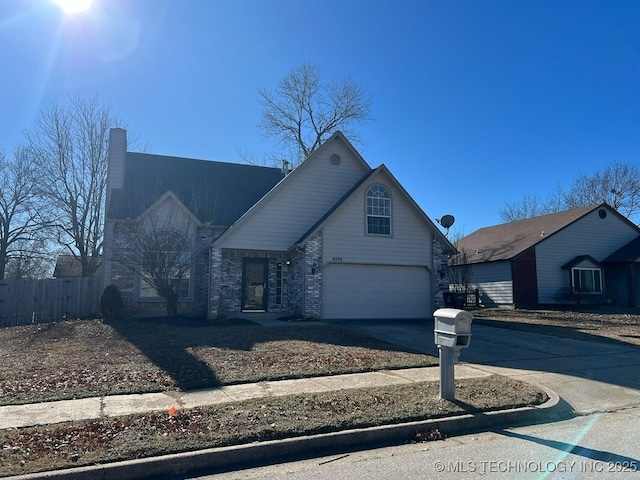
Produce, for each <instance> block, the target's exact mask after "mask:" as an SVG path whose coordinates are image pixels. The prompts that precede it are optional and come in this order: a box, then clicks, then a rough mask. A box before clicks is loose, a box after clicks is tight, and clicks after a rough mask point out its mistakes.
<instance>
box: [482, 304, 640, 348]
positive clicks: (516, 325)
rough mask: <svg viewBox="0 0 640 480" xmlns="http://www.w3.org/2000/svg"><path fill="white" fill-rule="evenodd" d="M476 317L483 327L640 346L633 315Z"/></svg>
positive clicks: (486, 313)
mask: <svg viewBox="0 0 640 480" xmlns="http://www.w3.org/2000/svg"><path fill="white" fill-rule="evenodd" d="M472 313H473V315H474V322H476V323H478V324H480V325H488V326H492V327H502V328H510V329H513V330H522V331H526V332H533V333H542V334H545V335H553V336H556V337H563V338H574V339H577V340H586V341H591V342H611V343H626V344H630V345H637V346H640V315H639V314H637V313H632V312H624V311H620V312H616V311H580V310H575V311H570V310H521V309H517V310H509V309H500V308H486V309H480V310H474V311H472Z"/></svg>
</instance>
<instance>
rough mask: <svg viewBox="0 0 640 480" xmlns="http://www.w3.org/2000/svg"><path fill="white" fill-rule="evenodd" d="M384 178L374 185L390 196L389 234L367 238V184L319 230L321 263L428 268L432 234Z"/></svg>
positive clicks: (368, 236) (416, 213) (430, 259)
mask: <svg viewBox="0 0 640 480" xmlns="http://www.w3.org/2000/svg"><path fill="white" fill-rule="evenodd" d="M384 180H385V178H384V176H381V177H378V178H376V179H375V183H376V184H379V185H384V186H385V188H386V189H388V190H389V192H390V193H391V197H392V199H393V201H392V202H391V208H392V211H391V216H392V219H393V220H392V222H393V233H392V235H368V234H367V226H366V210H365V197H366V195H365V194H366V191H367V190H368V184H367V185H364V186H363V187H362V189H359V191H357V192H355V193H354V194H353V195H351V196H350V198H349V199H348V200H347V201H346V202H345V203H344V204H343V205H341V207H340V208H339V209H338V210H336V211H335V212H334V213H333V215H332V216H331V218H329V219H328V220H327V221H326V223H325V224H324V227H323V229H322V233H323V248H324V250H323V256H324V263H327V262H328V263H331V262H334V259H337V260H336V261H339V262H345V263H371V264H386V265H414V266H426V267H429V268H431V266H432V265H431V263H432V256H431V255H432V254H431V251H432V242H431V237H432V231H431V230H430V229H429V227H428V226H427V224H426V223H425V221H424V219H422V218H420V215H419V214H418V212H416V210H415V209H414V208H412V207H411V206H410V205H409V204H408V203H407V201H405V199H404V197H403V196H402V195H401V194H400V192H399V191H397V190H396V189H395V188H392V186H391V183H390V182H388V183H387V182H385V181H384Z"/></svg>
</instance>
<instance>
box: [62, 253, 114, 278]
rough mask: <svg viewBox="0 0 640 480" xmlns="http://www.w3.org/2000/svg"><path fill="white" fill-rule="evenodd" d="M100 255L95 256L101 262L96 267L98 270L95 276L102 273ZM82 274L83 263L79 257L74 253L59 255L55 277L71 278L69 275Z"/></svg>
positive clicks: (96, 260)
mask: <svg viewBox="0 0 640 480" xmlns="http://www.w3.org/2000/svg"><path fill="white" fill-rule="evenodd" d="M101 261H102V259H101V258H100V257H96V258H95V262H96V263H99V264H98V266H97V267H96V272H95V274H94V275H93V276H97V277H99V276H100V275H102V270H101V265H100V262H101ZM81 276H82V264H81V263H80V260H79V259H78V257H76V256H74V255H58V258H57V259H56V266H55V268H54V269H53V277H54V278H69V277H81Z"/></svg>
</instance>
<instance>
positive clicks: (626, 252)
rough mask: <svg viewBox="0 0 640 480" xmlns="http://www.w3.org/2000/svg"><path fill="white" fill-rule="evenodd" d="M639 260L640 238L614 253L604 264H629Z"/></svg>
mask: <svg viewBox="0 0 640 480" xmlns="http://www.w3.org/2000/svg"><path fill="white" fill-rule="evenodd" d="M638 260H640V236H639V237H636V238H634V239H633V240H631V241H630V242H629V243H627V244H626V245H625V246H624V247H622V248H619V249H618V250H616V251H615V252H613V253H612V254H611V255H609V256H608V257H607V258H605V259H604V260H603V261H602V263H627V262H637V261H638Z"/></svg>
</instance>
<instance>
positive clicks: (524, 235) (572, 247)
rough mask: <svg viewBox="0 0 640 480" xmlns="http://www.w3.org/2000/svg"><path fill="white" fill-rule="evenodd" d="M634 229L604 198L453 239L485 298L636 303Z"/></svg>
mask: <svg viewBox="0 0 640 480" xmlns="http://www.w3.org/2000/svg"><path fill="white" fill-rule="evenodd" d="M639 237H640V229H638V227H637V226H636V225H634V224H633V223H632V222H630V221H629V220H628V219H627V218H625V217H624V216H622V215H620V214H619V213H618V212H617V211H616V210H614V209H613V208H611V207H610V206H608V205H607V204H604V203H603V204H599V205H590V206H587V207H582V208H576V209H572V210H567V211H564V212H559V213H553V214H549V215H542V216H539V217H533V218H529V219H525V220H519V221H515V222H509V223H504V224H501V225H496V226H493V227H486V228H482V229H480V230H478V231H476V232H474V233H472V234H471V235H468V236H466V237H464V238H462V239H461V240H460V241H459V242H458V243H457V244H456V247H457V248H458V250H459V252H460V254H459V256H460V258H461V257H462V256H463V255H464V257H465V258H466V260H465V262H463V263H465V265H467V266H468V268H469V270H470V278H471V279H470V285H469V286H470V287H471V288H477V289H478V290H479V293H480V299H481V301H482V302H483V304H485V305H513V306H515V307H517V308H537V307H540V306H544V305H553V304H568V303H575V302H577V301H580V302H582V303H608V304H615V305H617V306H624V307H636V306H638V299H639V298H640V296H639V290H638V287H639V285H638V284H637V282H636V278H639V279H640V276H638V273H639V271H638V268H639V266H640V263H638V262H640V239H639ZM454 263H455V262H454ZM453 268H459V267H453Z"/></svg>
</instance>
